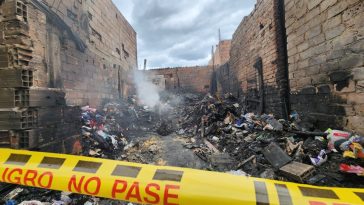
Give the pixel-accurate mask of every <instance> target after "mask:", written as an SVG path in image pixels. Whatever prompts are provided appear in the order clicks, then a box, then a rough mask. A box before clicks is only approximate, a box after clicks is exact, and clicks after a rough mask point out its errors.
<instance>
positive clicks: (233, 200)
mask: <svg viewBox="0 0 364 205" xmlns="http://www.w3.org/2000/svg"><path fill="white" fill-rule="evenodd" d="M0 181H2V182H6V183H12V184H19V185H25V186H32V187H39V188H45V189H52V190H58V191H69V192H73V193H79V194H85V195H92V196H97V197H103V198H110V199H116V200H123V201H130V202H135V203H141V204H163V205H205V204H206V205H222V204H224V205H250V204H251V205H256V204H257V205H261V204H265V205H268V204H269V205H301V204H307V205H359V204H364V189H347V188H326V187H316V186H309V185H301V184H295V183H287V182H280V181H273V180H266V179H258V178H252V177H244V176H234V175H230V174H224V173H217V172H208V171H201V170H193V169H185V168H176V167H160V166H153V165H142V164H137V163H128V162H120V161H113V160H106V159H97V158H89V157H80V156H71V155H63V154H51V153H42V152H30V151H20V150H11V149H0Z"/></svg>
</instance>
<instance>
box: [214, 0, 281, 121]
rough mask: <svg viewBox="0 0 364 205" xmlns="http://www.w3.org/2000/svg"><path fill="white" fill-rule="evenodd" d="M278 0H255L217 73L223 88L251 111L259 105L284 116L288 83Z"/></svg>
mask: <svg viewBox="0 0 364 205" xmlns="http://www.w3.org/2000/svg"><path fill="white" fill-rule="evenodd" d="M280 3H282V1H280V0H258V1H257V4H256V6H255V9H254V11H253V12H252V13H251V14H250V15H249V16H247V17H245V18H244V19H243V21H242V22H241V23H240V25H239V27H238V28H237V30H236V31H235V33H234V35H233V39H232V42H231V51H230V61H229V65H225V66H222V67H221V70H219V71H218V76H219V79H220V82H221V85H222V87H223V88H224V89H225V90H223V91H224V92H226V91H230V92H232V93H233V94H235V95H237V96H239V97H242V98H244V100H246V102H247V104H248V105H249V107H250V108H249V109H251V111H252V110H261V108H263V110H262V111H263V112H266V113H274V114H276V115H277V116H278V117H284V116H286V115H287V113H286V110H287V109H288V106H287V104H288V100H287V99H286V96H287V92H288V91H287V87H288V86H287V77H286V67H285V59H284V52H282V51H281V50H282V49H284V47H285V45H284V41H282V39H280V38H279V36H280V35H283V33H282V32H283V31H282V30H281V28H280V27H279V26H280V24H279V23H280V22H279V20H280V19H281V16H280V12H279V6H280ZM260 60H261V62H259V61H260ZM259 64H260V65H259ZM259 67H261V68H262V73H263V79H261V77H260V75H259ZM262 84H263V85H262ZM226 89H227V90H226ZM263 90H264V95H262V93H261V92H263ZM263 99H264V100H263Z"/></svg>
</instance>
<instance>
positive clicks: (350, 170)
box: [0, 94, 364, 205]
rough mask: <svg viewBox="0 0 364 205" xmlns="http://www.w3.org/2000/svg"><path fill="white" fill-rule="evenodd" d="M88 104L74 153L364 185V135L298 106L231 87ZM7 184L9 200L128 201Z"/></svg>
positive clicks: (57, 204) (89, 204) (4, 194)
mask: <svg viewBox="0 0 364 205" xmlns="http://www.w3.org/2000/svg"><path fill="white" fill-rule="evenodd" d="M82 111H83V112H82V116H81V121H82V128H81V131H82V133H81V136H82V140H81V142H80V143H79V144H77V143H76V144H75V146H74V151H73V152H74V153H73V154H81V155H84V156H92V157H99V158H108V159H114V160H123V161H129V162H137V163H144V164H155V165H162V166H163V165H171V166H181V167H190V168H199V169H206V170H213V171H220V172H227V173H230V174H234V175H241V176H253V177H260V178H267V179H276V180H282V181H293V182H299V183H306V184H312V185H319V186H334V187H359V188H363V187H364V177H363V176H364V160H363V158H364V151H363V145H364V137H362V136H359V135H356V134H354V133H349V132H345V131H340V130H332V129H327V130H326V132H321V131H319V130H315V129H314V127H313V125H311V124H310V123H307V122H302V121H301V120H300V116H299V115H298V114H297V113H296V112H293V113H292V114H291V115H290V119H289V120H284V119H277V118H276V117H275V116H274V115H272V114H261V115H257V114H254V113H249V112H247V109H246V107H245V106H244V105H243V104H242V103H240V101H239V100H238V99H236V98H234V97H233V96H232V95H230V94H227V95H225V96H224V97H223V98H217V97H212V96H210V95H207V96H199V95H194V94H183V95H181V96H178V98H177V97H176V96H174V95H172V96H170V95H166V96H164V97H163V100H162V101H161V102H160V104H158V105H157V106H155V107H153V108H150V107H147V106H141V105H138V103H137V100H136V98H135V97H131V98H129V99H128V100H127V101H120V102H117V103H107V104H106V105H105V106H104V108H103V109H102V110H96V109H94V108H90V107H89V106H85V107H83V108H82ZM7 186H10V188H9V187H8V188H6V187H7ZM1 187H3V190H0V198H1V199H2V201H1V202H0V203H2V204H9V205H10V204H19V203H20V204H52V205H53V204H54V205H61V204H69V205H73V204H82V205H83V204H85V205H101V204H118V205H124V204H125V205H126V204H128V203H125V202H116V201H110V200H102V199H98V198H93V197H87V196H82V195H76V194H71V193H65V192H62V193H61V192H55V191H48V190H40V189H33V188H26V187H21V186H15V185H6V186H1ZM34 199H36V201H34V202H31V200H34ZM27 201H30V202H27ZM39 201H43V202H44V203H41V202H39ZM129 205H130V203H129Z"/></svg>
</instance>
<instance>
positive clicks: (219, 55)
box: [209, 40, 231, 66]
mask: <svg viewBox="0 0 364 205" xmlns="http://www.w3.org/2000/svg"><path fill="white" fill-rule="evenodd" d="M230 49H231V40H222V41H220V42H219V44H218V45H216V49H215V52H214V55H213V57H212V58H211V60H210V61H209V66H212V65H213V64H214V65H215V66H220V65H224V64H225V63H227V62H228V61H229V59H230Z"/></svg>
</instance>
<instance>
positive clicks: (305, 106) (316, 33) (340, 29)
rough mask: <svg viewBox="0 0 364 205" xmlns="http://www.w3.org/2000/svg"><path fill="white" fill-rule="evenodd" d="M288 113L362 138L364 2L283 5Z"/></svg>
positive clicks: (336, 0)
mask: <svg viewBox="0 0 364 205" xmlns="http://www.w3.org/2000/svg"><path fill="white" fill-rule="evenodd" d="M285 10H286V28H287V42H288V44H287V48H288V61H289V80H290V87H291V100H292V109H293V110H297V111H298V112H299V113H300V114H301V115H302V116H304V118H305V119H306V120H309V121H311V122H314V124H316V125H317V126H320V127H322V128H323V129H326V128H328V127H335V128H344V129H347V130H353V131H356V132H359V133H364V129H363V127H364V124H363V123H364V90H363V85H364V67H363V66H364V37H363V36H364V23H363V14H364V2H363V1H360V0H351V1H339V0H314V1H300V0H286V1H285Z"/></svg>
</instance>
